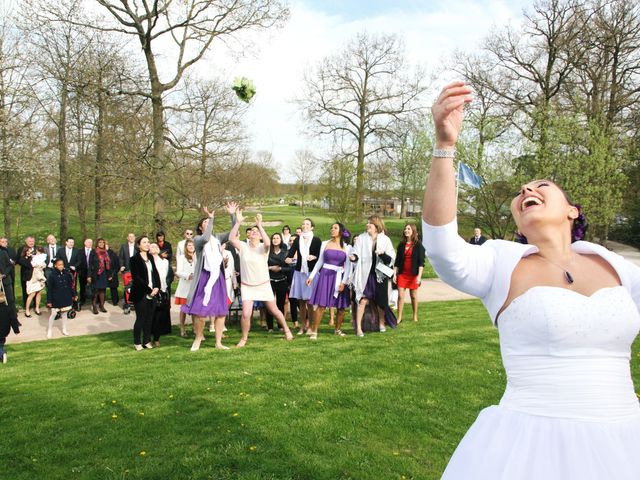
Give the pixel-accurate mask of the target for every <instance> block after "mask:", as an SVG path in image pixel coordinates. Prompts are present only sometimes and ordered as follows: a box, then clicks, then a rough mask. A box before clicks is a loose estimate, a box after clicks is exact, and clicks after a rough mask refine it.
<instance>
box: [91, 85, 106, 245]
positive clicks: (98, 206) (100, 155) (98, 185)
mask: <svg viewBox="0 0 640 480" xmlns="http://www.w3.org/2000/svg"><path fill="white" fill-rule="evenodd" d="M98 95H99V97H98V124H97V126H96V129H97V132H98V135H97V139H96V161H95V166H94V167H95V168H94V177H93V188H94V190H95V194H94V212H93V220H94V228H95V236H96V238H99V237H101V236H102V166H103V165H104V119H105V115H106V112H105V110H106V105H105V101H104V98H103V94H102V93H99V94H98Z"/></svg>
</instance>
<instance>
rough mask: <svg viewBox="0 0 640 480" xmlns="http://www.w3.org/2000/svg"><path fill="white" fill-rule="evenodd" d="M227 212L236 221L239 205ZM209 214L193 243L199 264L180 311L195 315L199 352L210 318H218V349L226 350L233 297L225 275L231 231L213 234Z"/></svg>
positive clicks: (195, 342)
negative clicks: (226, 321)
mask: <svg viewBox="0 0 640 480" xmlns="http://www.w3.org/2000/svg"><path fill="white" fill-rule="evenodd" d="M226 208H227V212H229V214H230V215H231V217H232V223H233V221H234V220H235V218H234V215H235V213H236V208H237V204H236V203H235V202H232V203H228V204H227V207H226ZM203 210H204V212H205V213H206V214H207V216H206V217H204V218H203V219H202V220H200V223H199V224H198V228H197V232H198V235H197V236H196V238H194V240H193V242H194V244H195V246H196V266H195V270H194V274H193V280H192V282H191V288H190V289H189V295H188V296H187V303H186V304H185V305H182V307H181V308H180V311H182V312H184V313H185V314H187V315H191V316H192V318H193V329H194V330H195V334H196V338H195V340H194V341H193V345H192V346H191V351H192V352H196V351H198V349H199V348H200V343H201V342H202V340H204V333H203V332H204V322H205V320H206V318H207V317H214V318H215V326H216V348H219V349H223V350H226V349H227V348H228V347H225V346H224V345H223V344H222V332H223V331H224V319H225V317H226V315H227V313H228V312H229V303H230V302H229V299H228V298H227V283H226V280H225V276H224V265H223V259H222V251H221V248H220V245H221V243H224V242H226V241H227V240H229V232H226V233H223V234H221V235H213V234H212V231H213V216H214V212H213V211H211V212H210V211H209V210H208V209H207V208H204V209H203Z"/></svg>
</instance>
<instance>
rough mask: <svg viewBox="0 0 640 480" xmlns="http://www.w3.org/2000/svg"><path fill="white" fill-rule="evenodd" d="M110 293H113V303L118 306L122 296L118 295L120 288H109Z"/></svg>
mask: <svg viewBox="0 0 640 480" xmlns="http://www.w3.org/2000/svg"><path fill="white" fill-rule="evenodd" d="M109 291H110V292H111V303H113V304H114V305H118V302H119V301H120V295H118V287H109Z"/></svg>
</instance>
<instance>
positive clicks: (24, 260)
mask: <svg viewBox="0 0 640 480" xmlns="http://www.w3.org/2000/svg"><path fill="white" fill-rule="evenodd" d="M36 253H37V252H36V239H35V238H33V237H32V236H28V237H27V238H25V239H24V246H23V247H22V248H21V249H20V251H19V252H18V254H17V256H16V263H18V265H20V286H21V287H22V305H23V306H24V307H26V306H27V296H28V295H27V282H28V281H29V280H31V275H32V274H33V267H32V266H31V259H32V257H33V256H34V255H35V254H36ZM14 293H15V292H14Z"/></svg>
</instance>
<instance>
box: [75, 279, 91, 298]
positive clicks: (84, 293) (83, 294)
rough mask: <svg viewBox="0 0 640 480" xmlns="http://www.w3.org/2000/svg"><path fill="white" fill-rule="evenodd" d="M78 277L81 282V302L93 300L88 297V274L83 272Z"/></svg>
mask: <svg viewBox="0 0 640 480" xmlns="http://www.w3.org/2000/svg"><path fill="white" fill-rule="evenodd" d="M78 279H79V282H78V283H80V303H81V304H82V303H84V302H86V301H87V300H92V299H91V298H87V276H86V275H83V274H81V273H80V274H78Z"/></svg>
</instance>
